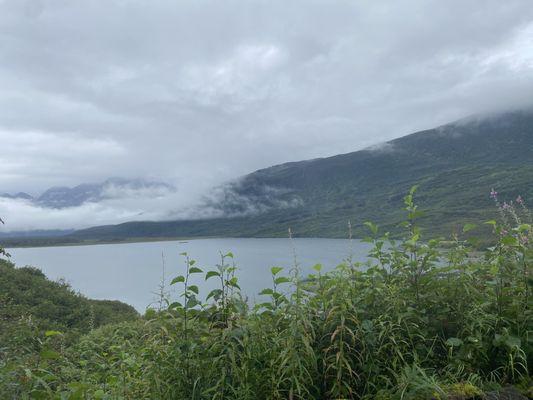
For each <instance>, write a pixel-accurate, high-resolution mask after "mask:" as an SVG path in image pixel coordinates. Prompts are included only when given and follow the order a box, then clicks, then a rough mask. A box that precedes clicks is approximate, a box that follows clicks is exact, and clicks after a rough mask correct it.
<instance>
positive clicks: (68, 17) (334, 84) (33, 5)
mask: <svg viewBox="0 0 533 400" xmlns="http://www.w3.org/2000/svg"><path fill="white" fill-rule="evenodd" d="M532 35H533V7H531V2H530V0H508V1H505V2H502V1H500V0H483V1H478V0H467V1H463V0H451V1H446V2H443V1H439V0H430V1H419V0H410V1H407V2H395V1H385V2H374V1H357V2H354V1H349V0H343V1H341V0H338V1H337V0H335V1H321V0H320V1H318V0H317V1H314V0H312V1H295V2H286V1H278V0H274V1H268V2H263V1H255V0H252V1H245V2H234V1H215V0H207V1H201V2H199V1H196V0H186V1H181V2H175V1H170V0H156V1H152V2H141V1H137V0H96V1H89V2H71V1H66V0H0V44H1V45H0V87H1V89H2V90H0V143H1V148H0V192H2V193H3V192H9V193H16V192H19V191H27V192H29V193H36V192H41V191H43V190H45V189H46V188H49V187H53V186H69V187H70V186H75V185H77V184H79V182H97V181H103V180H104V179H106V178H107V177H109V176H124V177H126V178H129V179H131V178H136V177H141V178H143V179H146V180H157V181H165V182H170V183H171V184H172V185H174V186H175V187H178V188H185V190H183V191H181V192H180V195H179V196H178V197H177V198H175V199H174V200H173V202H172V204H171V205H169V207H170V209H171V210H173V209H175V208H176V207H177V208H180V209H185V208H187V207H188V205H189V204H192V203H193V200H194V199H197V198H199V197H201V196H202V195H204V194H205V193H206V191H208V190H209V188H211V187H214V186H217V185H218V184H220V182H223V181H227V180H229V179H232V178H234V177H236V176H242V175H244V174H246V173H248V172H249V171H253V170H256V169H259V168H264V167H267V166H269V165H274V164H279V163H283V162H286V161H291V160H301V159H310V158H315V157H323V156H328V155H333V154H338V153H345V152H347V151H353V150H358V149H362V148H366V147H369V146H371V145H373V144H375V143H379V142H384V141H387V140H390V139H393V138H395V137H399V136H402V135H404V134H407V133H409V132H413V131H416V130H419V129H423V128H431V127H434V126H438V125H440V124H442V123H446V122H448V121H451V120H455V119H458V118H460V117H463V116H466V115H470V114H475V113H479V112H490V111H493V110H502V109H509V108H517V107H521V106H524V105H528V104H530V103H531V95H530V94H531V93H532V92H533V45H532V41H531V37H532ZM176 202H179V203H180V204H176ZM159 205H161V204H159ZM156 206H157V204H154V205H150V207H148V208H147V209H144V210H141V212H145V213H150V212H151V210H152V208H153V207H156ZM93 211H94V210H87V213H86V214H83V218H87V219H88V220H90V219H91V218H93V219H95V221H94V222H95V223H97V222H102V221H105V220H107V219H106V217H105V215H107V211H106V212H103V213H102V214H100V215H99V216H94V215H93V214H91V212H93ZM135 211H136V212H138V211H139V209H137V208H135ZM165 211H169V209H167V210H165ZM0 212H2V213H4V214H3V215H2V217H5V218H7V219H9V220H11V221H18V222H21V225H24V224H23V223H22V222H23V221H25V220H28V219H29V218H31V215H33V214H32V213H31V212H30V213H29V214H28V213H26V214H24V215H23V214H20V213H19V212H18V211H17V212H16V214H13V212H15V211H14V210H13V209H10V208H5V207H4V208H0ZM6 212H8V213H11V214H9V215H5V213H6ZM24 212H25V211H24ZM56 212H59V211H56ZM53 214H54V215H56V214H55V212H54V213H53ZM109 214H111V215H115V216H116V215H117V214H118V215H120V214H121V213H120V212H118V213H117V211H116V210H114V211H112V212H110V213H109ZM127 215H130V212H128V213H127ZM65 218H67V219H68V220H65V221H63V222H62V223H64V224H67V222H68V221H71V222H72V221H77V220H78V217H77V216H76V217H73V216H70V215H67V216H65ZM79 219H80V220H81V216H80V218H79Z"/></svg>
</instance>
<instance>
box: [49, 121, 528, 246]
mask: <svg viewBox="0 0 533 400" xmlns="http://www.w3.org/2000/svg"><path fill="white" fill-rule="evenodd" d="M413 185H419V191H418V195H417V199H418V201H419V203H420V206H421V208H422V209H428V210H431V211H430V212H428V213H427V214H425V215H424V216H423V217H422V219H421V224H422V226H423V227H425V228H426V230H428V231H429V232H431V233H434V234H442V235H449V234H450V233H452V232H453V231H458V230H460V229H461V226H462V224H464V223H466V222H468V221H470V220H472V221H474V220H479V219H484V218H485V219H489V218H492V217H494V216H495V209H494V204H493V202H492V201H491V200H490V199H489V196H488V193H489V192H490V190H491V189H492V188H495V189H496V190H497V191H498V192H500V194H501V196H502V197H504V198H506V199H507V200H512V199H514V198H516V196H518V195H519V194H520V195H522V197H525V198H526V199H533V112H532V111H516V112H508V113H503V114H498V115H490V116H483V117H481V116H478V117H470V118H466V119H462V120H460V121H456V122H453V123H450V124H446V125H443V126H440V127H437V128H435V129H429V130H425V131H421V132H416V133H414V134H411V135H408V136H405V137H402V138H399V139H396V140H392V141H389V142H386V143H383V144H380V145H377V146H372V147H370V148H367V149H364V150H360V151H356V152H352V153H347V154H341V155H337V156H333V157H327V158H318V159H313V160H305V161H298V162H289V163H285V164H281V165H276V166H273V167H270V168H265V169H261V170H258V171H255V172H253V173H251V174H249V175H246V176H244V177H242V178H240V179H236V180H235V181H233V182H230V183H228V184H224V185H220V186H218V187H216V188H214V189H213V190H212V191H211V192H210V193H208V194H207V195H204V196H202V197H200V198H199V200H198V201H197V203H195V204H194V205H193V206H191V207H190V208H188V209H186V210H182V214H181V215H182V216H183V217H182V218H176V220H173V221H170V220H169V221H157V220H155V221H151V222H150V221H146V220H145V221H142V220H141V218H142V216H141V218H139V219H138V220H137V221H136V222H128V223H123V224H119V225H107V226H101V227H94V228H89V229H84V230H79V231H76V232H73V233H71V234H69V235H67V236H66V237H68V238H70V239H69V240H123V239H132V238H150V237H152V238H154V237H158V238H159V237H194V236H258V237H261V236H285V235H286V232H287V229H288V228H289V227H291V229H292V230H293V232H294V234H295V235H298V236H325V237H346V236H347V234H348V233H347V223H348V221H349V220H350V221H351V222H352V224H353V225H354V229H355V233H356V234H357V235H362V234H363V230H362V228H361V225H362V222H364V221H367V220H371V221H375V222H377V223H380V224H383V225H385V229H390V230H395V229H397V224H398V222H399V221H401V220H402V219H403V214H402V211H401V207H402V199H403V196H404V195H405V193H406V192H407V191H408V190H409V188H410V187H411V186H413ZM82 189H83V186H82ZM82 189H77V190H75V191H74V192H75V193H78V192H83V193H85V192H84V191H83V190H82ZM87 192H89V191H87ZM73 201H74V200H73ZM56 204H57V203H56ZM168 215H172V214H168ZM174 215H175V214H174ZM191 216H192V217H191Z"/></svg>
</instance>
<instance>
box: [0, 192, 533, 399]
mask: <svg viewBox="0 0 533 400" xmlns="http://www.w3.org/2000/svg"><path fill="white" fill-rule="evenodd" d="M413 195H414V190H412V191H411V192H410V193H409V194H408V195H407V196H406V198H405V210H406V213H407V218H406V221H405V223H404V224H403V226H404V228H405V235H404V237H403V238H402V239H401V240H392V239H391V238H390V237H389V235H388V234H387V233H383V234H382V233H380V230H379V228H378V227H377V226H375V225H374V224H371V223H367V226H368V228H369V231H370V232H371V237H370V238H368V239H367V240H368V241H369V242H371V243H372V249H371V251H370V253H369V261H368V262H367V263H364V264H360V263H353V262H351V260H350V259H348V260H347V261H346V262H345V263H343V264H341V265H339V266H338V267H337V268H335V269H334V270H333V271H331V272H327V273H326V272H323V269H322V266H320V265H316V266H315V267H314V270H315V273H314V274H312V275H310V276H308V277H301V276H300V269H299V266H298V263H297V261H296V262H295V265H293V266H292V268H290V270H288V271H286V272H287V273H284V272H285V270H283V269H282V268H280V267H273V268H272V269H271V272H272V285H271V287H270V288H267V289H264V290H263V291H262V292H261V295H262V297H263V299H264V301H263V302H262V303H258V304H255V305H254V306H253V308H250V307H249V305H248V302H247V301H246V299H244V298H243V296H242V295H241V292H240V288H239V284H238V278H237V275H236V274H237V269H236V267H235V266H234V264H233V254H231V253H229V254H222V255H221V262H220V264H219V265H217V267H216V269H214V270H211V271H203V270H202V269H201V268H199V267H198V266H197V265H196V263H195V262H194V260H192V259H191V258H189V255H187V254H183V257H184V260H185V270H184V271H185V272H184V273H183V274H182V275H179V276H177V277H176V278H174V279H173V281H172V284H173V285H179V286H180V287H181V293H182V295H181V297H180V298H179V299H178V301H174V302H172V301H170V300H167V299H165V298H164V297H162V299H161V304H163V305H164V306H163V307H160V309H158V310H150V311H149V312H147V314H146V316H145V318H144V320H143V321H136V322H129V323H122V324H118V325H109V326H104V327H101V328H99V329H94V330H92V331H91V332H89V333H88V334H87V335H85V336H84V337H83V338H81V340H79V341H78V342H76V343H75V344H73V345H71V346H67V347H64V346H63V344H62V343H63V342H62V341H63V339H62V337H63V334H61V333H58V332H48V333H47V336H46V337H45V338H44V339H43V340H42V341H41V346H40V348H39V349H38V351H39V352H40V353H39V354H40V358H39V362H37V363H36V364H23V363H20V364H19V365H17V368H19V370H21V371H24V372H23V373H21V374H18V375H16V374H15V375H12V376H13V377H14V378H13V379H12V380H7V381H6V380H4V381H0V393H2V392H1V391H2V390H4V392H5V393H7V394H10V395H13V394H15V395H16V396H19V397H21V398H24V397H30V398H67V399H68V398H71V399H76V398H83V399H115V398H117V399H118V398H123V399H250V400H251V399H265V400H266V399H352V398H353V399H358V398H364V399H469V398H481V397H482V396H483V395H484V394H485V393H490V392H492V393H497V392H498V390H500V388H501V387H505V386H511V385H514V386H515V388H516V389H512V390H514V391H515V392H514V393H515V395H516V396H519V395H518V391H521V392H523V393H527V392H528V390H529V391H530V390H531V389H530V388H531V366H532V363H533V360H532V357H533V339H532V336H531V335H532V332H531V327H532V313H531V287H532V280H531V276H530V267H531V261H532V257H533V248H532V245H531V243H532V239H533V238H532V231H531V216H530V214H529V211H528V210H527V208H526V207H525V204H524V202H523V200H522V199H521V198H518V199H517V200H516V201H515V204H511V203H502V204H500V203H499V202H498V199H497V194H496V193H495V192H494V191H493V193H492V197H493V198H494V200H495V202H496V204H497V207H498V209H499V210H500V212H501V217H502V222H501V223H496V222H495V221H489V222H488V224H489V225H491V226H492V227H493V230H494V233H495V235H496V244H495V245H494V246H492V247H490V248H489V249H487V251H486V252H485V254H484V255H482V254H479V253H475V252H472V250H471V248H470V245H469V241H466V240H462V239H461V238H460V235H454V237H453V238H452V244H451V245H450V243H449V242H448V243H447V246H446V247H447V248H446V250H442V248H443V242H442V241H440V240H429V241H424V240H422V237H421V232H420V231H419V229H418V228H417V225H416V220H417V218H418V216H419V215H420V212H419V210H418V208H417V206H416V205H415V203H414V200H413ZM472 229H474V227H473V226H472V225H468V226H465V227H464V229H463V233H462V234H466V233H467V232H468V231H471V230H472ZM462 234H461V235H462ZM196 274H203V275H204V276H205V279H206V280H208V279H214V280H216V281H217V282H218V288H216V289H214V290H213V291H211V292H210V293H207V294H206V295H205V300H204V296H201V295H200V293H199V288H198V287H197V286H196V285H193V284H191V279H190V278H191V276H193V275H196ZM162 293H163V291H162ZM28 334H30V335H31V334H35V333H33V332H28ZM0 367H1V365H0ZM505 390H508V391H509V390H511V389H505ZM509 393H510V392H509ZM530 394H531V392H530ZM16 396H15V397H16ZM495 398H497V397H495ZM517 398H518V397H517Z"/></svg>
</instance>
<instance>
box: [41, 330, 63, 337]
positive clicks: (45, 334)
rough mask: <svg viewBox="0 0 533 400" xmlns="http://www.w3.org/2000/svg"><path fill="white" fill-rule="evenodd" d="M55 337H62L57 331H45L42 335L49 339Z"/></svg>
mask: <svg viewBox="0 0 533 400" xmlns="http://www.w3.org/2000/svg"><path fill="white" fill-rule="evenodd" d="M56 335H62V333H61V332H59V331H46V332H45V333H44V336H46V337H49V336H56Z"/></svg>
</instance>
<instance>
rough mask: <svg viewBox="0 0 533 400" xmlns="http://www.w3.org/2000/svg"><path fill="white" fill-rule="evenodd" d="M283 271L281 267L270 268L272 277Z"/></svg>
mask: <svg viewBox="0 0 533 400" xmlns="http://www.w3.org/2000/svg"><path fill="white" fill-rule="evenodd" d="M282 270H283V267H272V268H270V272H272V275H277V274H279V273H280V272H281V271H282Z"/></svg>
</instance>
